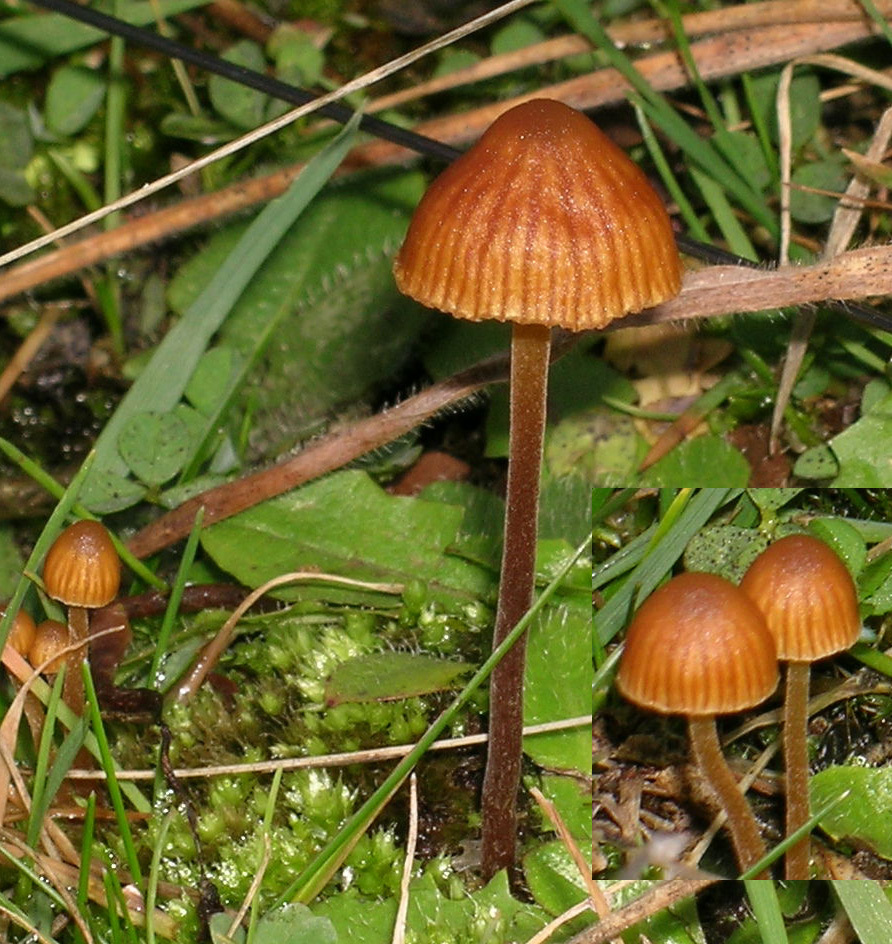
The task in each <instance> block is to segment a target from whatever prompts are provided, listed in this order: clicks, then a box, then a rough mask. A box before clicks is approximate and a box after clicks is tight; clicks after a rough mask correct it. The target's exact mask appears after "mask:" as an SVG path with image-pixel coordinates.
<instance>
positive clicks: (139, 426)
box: [118, 413, 190, 485]
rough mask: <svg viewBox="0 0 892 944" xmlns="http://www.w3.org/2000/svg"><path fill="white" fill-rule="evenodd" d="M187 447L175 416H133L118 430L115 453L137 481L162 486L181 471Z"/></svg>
mask: <svg viewBox="0 0 892 944" xmlns="http://www.w3.org/2000/svg"><path fill="white" fill-rule="evenodd" d="M189 443H190V436H189V430H188V429H187V428H186V424H185V423H184V422H183V420H182V419H180V417H179V416H177V415H176V413H137V414H136V415H134V416H131V417H130V419H129V420H128V421H127V423H126V424H125V425H124V427H123V429H122V430H121V435H120V437H119V438H118V449H119V450H120V453H121V457H122V458H123V459H124V461H125V462H126V463H127V465H128V467H129V468H130V470H131V471H132V472H133V474H134V475H135V476H136V477H137V478H138V479H139V480H140V481H142V482H145V483H146V485H163V484H164V483H165V482H167V481H169V480H170V479H172V478H173V477H174V476H175V475H176V474H177V472H179V471H180V469H182V467H183V463H184V462H185V461H186V456H187V455H188V453H189Z"/></svg>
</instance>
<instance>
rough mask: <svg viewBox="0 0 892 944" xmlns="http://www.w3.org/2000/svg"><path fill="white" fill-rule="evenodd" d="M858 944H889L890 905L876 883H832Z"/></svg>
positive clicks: (890, 933) (891, 933) (891, 917)
mask: <svg viewBox="0 0 892 944" xmlns="http://www.w3.org/2000/svg"><path fill="white" fill-rule="evenodd" d="M831 884H832V885H833V890H834V891H835V892H836V896H837V898H839V901H840V903H841V904H842V906H843V909H844V910H845V913H846V915H847V916H848V919H849V921H850V922H851V923H852V927H853V928H854V929H855V935H856V937H857V939H858V940H859V941H860V942H861V944H889V941H892V902H890V901H889V899H888V898H887V897H886V893H885V892H884V891H883V889H882V888H881V886H880V885H879V883H878V882H866V881H857V880H850V881H841V880H834V881H833V882H831Z"/></svg>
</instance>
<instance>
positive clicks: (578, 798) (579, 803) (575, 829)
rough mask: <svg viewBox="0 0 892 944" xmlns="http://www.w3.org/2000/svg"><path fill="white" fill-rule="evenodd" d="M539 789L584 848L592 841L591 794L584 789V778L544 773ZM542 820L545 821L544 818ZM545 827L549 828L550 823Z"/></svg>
mask: <svg viewBox="0 0 892 944" xmlns="http://www.w3.org/2000/svg"><path fill="white" fill-rule="evenodd" d="M541 790H542V793H543V795H544V796H545V798H546V799H548V800H551V802H552V803H554V805H555V807H556V809H557V811H558V813H559V814H560V816H561V819H562V820H563V822H564V825H565V826H566V827H567V829H569V830H570V835H571V836H573V838H574V839H576V840H578V841H579V842H580V844H582V845H583V848H585V845H584V844H585V843H591V841H592V794H591V790H590V789H588V790H587V789H586V783H585V780H580V779H579V778H578V777H564V776H560V775H558V774H545V775H543V777H542V784H541ZM543 822H547V821H545V820H544V817H543ZM546 828H551V827H550V824H549V825H548V826H547V827H546Z"/></svg>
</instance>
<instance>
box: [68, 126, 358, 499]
mask: <svg viewBox="0 0 892 944" xmlns="http://www.w3.org/2000/svg"><path fill="white" fill-rule="evenodd" d="M357 120H358V119H357ZM354 133H355V122H353V123H351V124H350V125H348V126H347V127H346V128H345V129H344V131H342V132H341V133H340V134H339V135H338V136H337V138H335V140H334V141H332V142H331V143H330V144H329V145H328V146H327V147H326V148H325V149H324V150H323V151H322V152H321V153H320V154H318V155H317V156H316V157H314V158H313V160H311V161H310V163H309V164H308V165H307V166H306V167H305V168H304V170H303V172H302V173H301V174H300V176H299V177H298V178H297V179H296V180H295V181H294V183H293V184H292V185H291V186H290V187H289V188H288V190H287V191H286V192H285V193H284V194H283V195H282V196H281V197H278V198H277V199H275V200H273V201H272V202H271V203H270V204H268V205H267V207H266V208H265V209H264V210H263V212H262V213H261V214H260V215H259V216H258V217H257V219H256V220H255V221H254V222H253V223H252V224H251V226H250V227H249V229H248V230H247V232H245V234H244V237H243V239H242V240H240V241H239V244H238V245H237V246H236V247H235V249H233V252H232V254H231V256H229V257H228V258H227V260H226V263H225V264H224V265H222V266H221V267H220V268H219V269H218V270H217V271H216V272H215V274H214V276H213V278H212V279H211V281H210V283H209V284H208V286H207V288H206V289H205V291H204V292H203V293H202V294H201V296H200V297H199V298H197V299H196V300H195V302H193V304H192V305H190V306H189V309H188V310H187V311H186V313H185V314H184V315H183V317H182V318H181V319H180V321H179V322H178V323H177V324H176V325H174V327H173V328H171V330H170V331H168V333H167V335H166V336H165V338H164V340H163V341H162V342H161V343H160V344H159V345H158V348H157V349H156V351H155V353H154V355H153V357H152V359H151V361H149V363H148V365H147V366H146V368H145V369H144V370H143V371H142V373H141V374H140V375H139V377H137V379H136V381H135V382H134V384H133V386H132V387H131V388H130V390H129V391H128V392H127V394H126V396H125V397H124V399H123V400H122V401H121V402H120V403H119V404H118V408H117V410H116V411H115V412H114V414H113V415H112V417H111V419H110V420H109V421H108V422H107V423H106V425H105V428H104V429H103V431H102V433H101V434H100V435H99V438H98V439H97V440H96V445H95V450H96V459H95V462H94V465H93V467H92V469H91V470H90V475H89V476H88V478H87V481H86V483H85V485H84V490H83V493H82V496H81V498H82V501H83V502H84V504H86V505H87V506H88V507H90V508H92V509H93V510H94V511H105V510H119V509H121V508H126V507H127V505H128V503H132V501H131V499H132V497H133V495H132V491H131V494H130V495H128V494H127V488H126V484H125V483H126V482H127V479H126V475H127V465H126V463H125V462H124V460H123V459H122V458H121V456H120V454H119V453H118V437H119V435H120V433H121V430H122V429H123V428H124V426H126V424H127V423H128V422H129V421H130V418H131V417H132V416H134V415H135V414H137V413H142V412H144V411H145V407H146V404H151V405H152V408H153V409H154V410H156V411H158V412H164V411H166V410H171V409H173V408H174V407H175V406H176V405H177V403H178V402H179V400H180V397H181V396H182V395H183V391H184V390H185V388H186V384H187V383H188V382H189V378H190V377H191V375H192V373H193V371H194V370H195V367H196V365H197V364H198V361H199V359H200V358H201V355H202V354H203V353H204V351H205V349H206V348H207V346H208V343H209V341H210V339H211V338H212V337H213V335H214V334H215V333H216V332H217V331H218V330H219V328H220V325H221V324H222V323H223V322H224V321H225V320H226V317H227V315H228V314H229V313H230V311H231V309H232V306H233V305H234V304H235V302H236V300H237V299H238V298H239V296H240V295H241V294H242V292H243V291H244V289H245V287H246V286H247V285H248V284H249V283H250V282H251V280H252V279H253V277H254V275H255V274H256V272H257V270H258V268H259V267H260V266H261V265H262V264H263V262H264V260H265V259H266V258H267V257H268V255H269V253H270V252H271V251H272V250H273V248H274V247H275V246H276V244H277V243H278V242H279V240H280V239H281V238H282V236H283V235H284V234H285V233H286V232H287V231H288V230H289V229H290V227H291V226H292V225H293V223H294V220H295V219H296V218H297V217H298V216H299V215H300V213H301V212H302V211H303V210H304V208H305V207H306V206H307V204H308V203H309V202H310V201H311V200H312V199H313V197H314V196H315V195H316V193H317V192H318V191H319V189H320V188H321V187H322V185H323V184H324V183H325V181H326V180H327V179H328V178H329V177H330V176H331V174H332V173H333V172H334V170H335V168H336V167H337V166H338V164H339V163H340V162H341V160H342V159H343V157H344V155H345V154H346V153H347V151H348V150H349V149H350V146H351V144H352V142H353V135H354ZM136 500H138V499H136Z"/></svg>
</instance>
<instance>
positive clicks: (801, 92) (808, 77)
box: [751, 72, 822, 150]
mask: <svg viewBox="0 0 892 944" xmlns="http://www.w3.org/2000/svg"><path fill="white" fill-rule="evenodd" d="M779 81H780V72H764V73H762V74H761V75H755V76H753V77H752V78H751V87H752V90H753V93H754V95H753V98H754V101H755V104H756V108H757V109H758V110H759V111H760V112H761V114H762V118H763V120H764V122H765V124H766V127H768V128H769V129H770V131H771V135H772V138H773V139H774V141H775V143H777V140H778V130H777V86H778V82H779ZM820 95H821V85H820V82H819V81H818V78H817V76H815V75H813V74H812V73H808V72H799V73H798V74H797V75H794V76H793V81H792V82H791V83H790V119H791V124H792V138H793V149H794V150H798V149H799V148H801V147H802V145H803V144H805V143H806V142H807V141H809V140H810V139H811V137H812V135H814V133H815V131H817V130H818V126H819V125H820V123H821V109H822V105H821V98H820Z"/></svg>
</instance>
